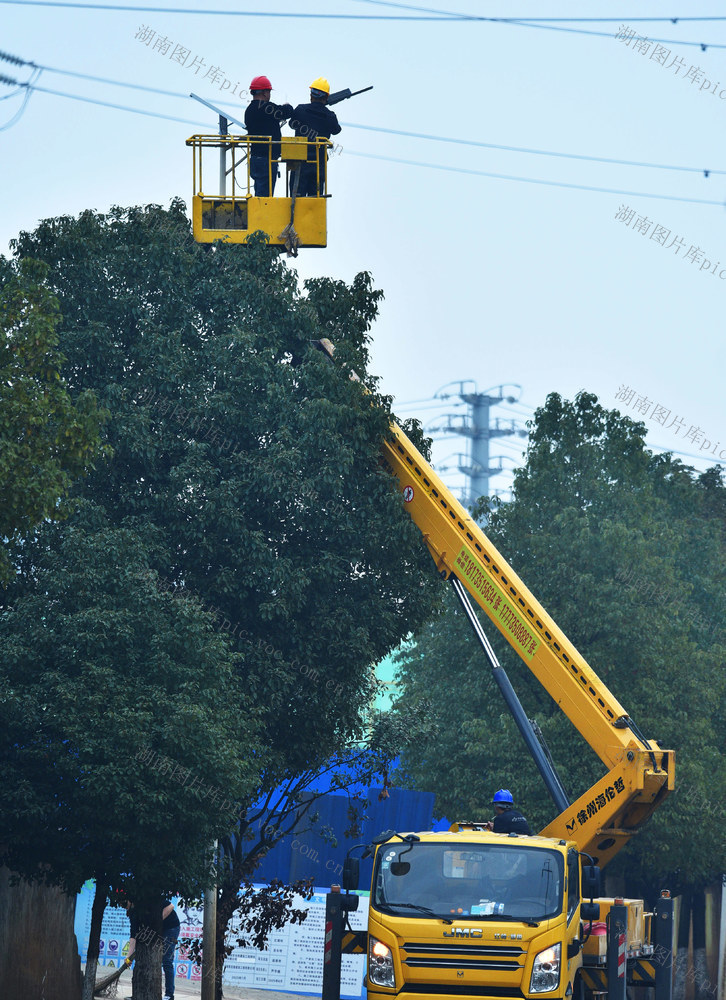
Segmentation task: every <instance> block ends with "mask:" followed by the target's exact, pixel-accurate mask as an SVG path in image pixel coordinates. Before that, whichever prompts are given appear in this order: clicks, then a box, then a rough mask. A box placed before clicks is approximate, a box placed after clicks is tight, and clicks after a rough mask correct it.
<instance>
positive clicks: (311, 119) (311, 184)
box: [290, 76, 341, 197]
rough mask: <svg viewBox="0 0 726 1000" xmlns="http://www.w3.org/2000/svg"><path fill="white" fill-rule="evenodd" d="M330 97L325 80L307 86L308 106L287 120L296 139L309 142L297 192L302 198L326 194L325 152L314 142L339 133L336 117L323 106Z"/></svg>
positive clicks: (299, 105) (320, 78) (298, 107)
mask: <svg viewBox="0 0 726 1000" xmlns="http://www.w3.org/2000/svg"><path fill="white" fill-rule="evenodd" d="M329 96H330V84H329V83H328V81H327V80H326V79H325V77H322V76H319V77H318V78H317V80H313V82H312V83H311V84H310V103H309V104H298V106H297V107H296V108H295V110H294V111H293V112H292V115H291V116H290V128H292V129H294V130H295V135H298V136H300V135H301V136H307V138H308V156H307V161H306V162H305V163H303V165H302V166H301V168H300V181H299V184H298V191H297V193H298V194H299V195H302V196H303V197H314V196H315V195H318V196H320V195H322V194H324V193H325V173H326V163H327V159H328V156H327V150H326V149H325V147H324V146H321V147H320V148H318V147H317V146H316V144H315V140H316V139H329V138H330V137H331V135H338V133H339V132H340V131H341V127H340V125H339V123H338V117H337V115H336V114H335V112H333V111H331V110H330V108H326V106H325V104H326V102H327V100H328V97H329ZM316 149H317V150H318V152H317V156H316V152H315V151H316Z"/></svg>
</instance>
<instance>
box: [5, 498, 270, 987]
mask: <svg viewBox="0 0 726 1000" xmlns="http://www.w3.org/2000/svg"><path fill="white" fill-rule="evenodd" d="M22 566H23V569H24V570H25V571H26V572H25V573H24V574H23V577H24V580H25V588H24V593H23V594H19V595H18V599H17V602H16V603H15V605H14V607H13V608H12V609H8V610H6V611H5V613H4V614H2V615H1V616H0V664H1V666H0V686H1V687H2V692H3V693H2V696H1V697H0V727H1V728H2V732H3V740H2V743H1V744H0V762H1V763H2V767H3V773H4V775H5V780H4V781H3V783H2V787H1V788H0V816H2V820H1V821H0V844H2V845H3V848H2V850H0V863H4V864H7V865H8V866H9V867H10V868H11V869H12V870H13V871H15V872H18V873H21V874H22V875H23V876H25V877H26V878H27V879H31V880H32V879H36V880H44V881H48V882H54V883H57V884H59V885H60V886H61V887H62V888H64V889H65V890H66V891H68V892H70V893H75V892H77V891H78V890H79V888H80V886H81V884H82V883H83V882H84V881H85V880H86V879H87V878H89V877H93V878H94V879H95V881H96V898H95V903H94V913H93V916H94V927H93V931H94V934H93V936H92V941H93V943H94V944H95V948H96V952H95V954H94V953H93V949H91V952H90V954H89V963H88V966H89V968H88V972H87V987H88V992H87V996H88V997H90V996H91V991H90V987H91V986H92V984H93V973H94V967H95V959H96V958H97V954H98V953H97V945H98V939H97V932H99V931H100V921H101V917H102V915H103V908H104V905H105V902H106V899H107V896H108V895H110V894H112V893H114V892H115V891H119V890H122V891H125V893H126V895H127V896H128V897H129V898H131V899H133V900H134V901H135V904H136V907H137V909H138V911H139V913H140V914H141V915H142V917H143V919H144V922H145V923H147V924H148V925H149V927H150V928H151V929H152V930H153V931H155V932H159V931H160V930H161V905H160V903H161V900H162V899H163V897H164V896H165V895H166V894H167V893H175V892H184V893H189V894H194V893H199V892H200V890H201V889H202V888H203V887H204V885H205V884H207V881H208V876H209V875H210V868H211V852H210V846H211V844H212V843H213V842H214V839H215V838H216V837H219V836H222V835H223V834H224V833H225V831H226V830H227V829H228V828H229V826H230V823H231V822H232V816H233V805H234V802H239V801H240V800H241V799H243V798H245V797H247V796H249V795H250V794H251V792H252V790H253V789H254V788H255V787H256V785H257V783H258V782H259V777H260V774H259V768H258V765H257V763H256V760H255V755H256V751H257V750H258V749H259V746H260V742H259V738H258V737H259V734H258V729H259V726H258V723H257V722H256V717H255V712H254V709H253V708H251V706H250V705H249V702H248V699H247V698H246V696H245V694H244V692H243V691H242V690H241V689H240V686H239V685H238V684H237V682H236V669H235V667H236V660H237V659H238V654H234V653H232V652H231V651H230V649H229V644H228V643H227V642H226V641H225V640H224V638H223V636H221V635H220V634H219V633H218V632H217V631H216V630H215V629H214V623H213V619H212V617H211V616H210V615H208V614H206V615H205V614H204V613H203V612H200V609H199V607H198V605H197V604H196V603H195V602H189V601H178V600H174V599H173V598H172V597H171V596H170V595H168V594H163V593H160V592H159V590H158V587H157V586H156V583H155V578H154V574H153V573H152V572H150V571H149V568H148V559H147V553H146V551H145V548H144V544H143V541H142V540H141V539H140V538H139V536H138V535H137V534H136V533H135V532H133V531H132V530H130V529H126V528H114V527H112V526H110V525H109V524H108V521H107V519H106V517H105V515H103V513H102V512H100V511H99V510H98V509H97V508H94V507H93V506H92V505H90V504H88V503H82V504H81V509H80V510H79V511H77V512H76V515H75V517H74V518H72V519H71V520H70V521H68V522H66V523H65V524H63V525H62V526H48V527H46V528H45V529H44V530H42V531H41V532H39V535H38V538H37V539H36V541H35V542H34V543H33V544H32V545H29V546H26V548H25V550H24V552H23V556H22ZM220 787H221V788H222V789H224V796H223V799H222V800H219V801H218V802H217V803H216V804H215V805H210V800H209V799H208V795H209V792H210V790H211V789H219V788H220ZM155 942H156V939H155V938H154V937H150V938H149V940H148V942H147V941H143V942H140V943H139V952H138V959H139V965H140V967H141V968H140V971H139V977H140V978H141V979H142V980H143V979H144V978H145V977H147V976H152V975H153V974H154V969H153V962H152V961H151V959H152V957H153V956H151V955H149V951H152V952H153V949H154V946H155Z"/></svg>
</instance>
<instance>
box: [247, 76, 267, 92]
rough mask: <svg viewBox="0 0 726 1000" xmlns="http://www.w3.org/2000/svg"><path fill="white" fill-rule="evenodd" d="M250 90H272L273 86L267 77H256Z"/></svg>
mask: <svg viewBox="0 0 726 1000" xmlns="http://www.w3.org/2000/svg"><path fill="white" fill-rule="evenodd" d="M250 90H272V84H271V83H270V81H269V79H268V78H267V77H266V76H256V77H254V79H253V80H252V83H251V84H250Z"/></svg>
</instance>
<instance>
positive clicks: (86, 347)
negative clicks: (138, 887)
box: [0, 202, 435, 891]
mask: <svg viewBox="0 0 726 1000" xmlns="http://www.w3.org/2000/svg"><path fill="white" fill-rule="evenodd" d="M13 252H14V255H15V260H14V261H11V262H5V264H4V265H3V266H4V268H5V272H6V273H10V274H18V273H20V270H21V269H22V267H24V266H26V265H24V264H23V261H24V260H26V259H32V260H36V261H41V262H42V263H43V264H44V265H45V266H46V267H47V268H48V272H47V279H46V287H47V290H48V292H49V293H52V295H53V296H55V297H56V298H57V300H58V302H59V303H60V310H61V313H62V320H60V322H59V324H58V336H59V346H60V349H61V350H62V351H63V354H64V355H65V357H66V358H67V362H66V365H65V367H64V374H65V377H66V380H67V384H68V389H69V392H70V394H71V396H72V397H73V398H74V399H76V400H77V399H79V398H81V397H82V396H83V394H84V393H90V392H92V393H94V394H95V396H96V398H97V399H98V400H99V404H100V405H101V406H103V407H104V408H105V410H107V411H108V414H109V418H108V421H107V423H106V424H105V427H104V430H103V442H104V445H105V447H106V453H105V455H104V458H103V461H101V462H99V463H98V464H97V468H96V469H95V470H93V471H91V472H90V474H89V475H88V476H87V477H86V478H85V479H84V480H83V481H80V482H78V483H77V484H76V485H75V487H74V488H73V492H72V500H73V502H74V503H75V513H74V514H73V516H72V517H71V518H70V519H69V520H68V521H67V522H66V523H65V524H64V525H63V527H62V528H57V527H53V526H46V527H45V528H44V529H43V530H42V531H40V532H39V533H38V536H37V538H36V539H35V540H34V541H33V544H32V545H31V544H28V543H26V544H24V545H22V546H17V547H16V548H15V549H14V551H13V559H14V567H15V569H16V570H17V574H18V575H17V580H16V582H15V583H14V585H13V587H12V588H11V589H10V591H9V592H8V599H7V604H6V607H5V609H3V613H2V618H1V619H0V622H1V627H0V663H2V664H3V666H2V668H1V670H2V675H3V676H2V678H1V679H2V682H3V684H4V685H5V686H10V687H11V689H12V699H11V701H6V702H3V703H2V704H3V711H4V712H5V713H7V715H8V716H10V715H14V716H15V723H14V724H13V725H12V726H11V727H10V728H9V729H7V730H6V731H5V732H6V734H7V737H6V740H5V745H4V750H3V753H4V754H6V755H8V756H13V755H15V757H16V762H17V761H18V760H19V762H20V767H19V768H17V770H16V775H15V777H14V779H13V781H12V782H11V785H10V787H9V788H6V789H5V791H4V794H5V795H6V796H7V801H8V804H9V806H12V808H15V807H16V806H17V805H18V804H20V806H21V812H22V810H23V809H24V813H23V815H24V816H25V818H26V820H27V821H28V822H29V821H31V819H33V820H36V819H38V818H39V817H40V816H41V813H42V811H43V809H44V808H48V807H49V806H52V809H54V810H60V811H64V810H65V812H64V816H65V817H66V819H67V821H68V824H69V825H68V827H67V830H68V836H67V840H63V838H62V837H61V836H60V835H59V837H58V838H56V839H55V840H53V844H55V845H56V846H57V848H58V849H57V851H55V853H53V851H52V850H51V846H50V845H48V847H47V849H46V850H45V852H43V850H42V847H43V845H42V843H35V845H34V846H36V847H37V848H38V851H39V853H38V854H37V855H36V859H37V860H39V861H43V862H47V863H48V864H52V865H53V866H55V867H56V868H57V874H59V876H60V875H63V878H65V880H66V882H67V883H68V884H73V882H74V880H75V881H76V882H77V881H78V878H79V877H80V874H81V870H82V869H83V868H84V864H85V861H86V859H88V860H89V862H90V859H91V857H96V856H97V855H95V854H94V852H95V851H96V849H97V848H98V849H99V850H100V845H101V844H102V843H107V835H108V830H107V822H106V819H105V816H104V811H105V810H106V809H107V808H108V809H110V814H109V815H110V816H112V817H113V820H114V822H115V821H116V820H118V821H119V831H118V836H116V835H114V837H113V838H112V841H111V843H112V847H113V850H112V854H113V861H112V862H111V861H108V858H107V857H106V856H105V855H104V858H106V863H107V869H108V867H109V866H110V867H111V868H113V867H114V866H115V870H116V872H117V874H120V873H121V872H123V871H132V872H134V873H135V874H137V875H138V876H139V881H141V878H142V876H143V879H145V880H147V884H148V885H149V886H153V888H154V890H155V891H156V890H157V889H158V890H161V889H162V888H164V889H169V888H171V887H172V886H171V883H172V882H173V881H174V878H175V877H176V878H177V881H178V882H179V883H180V884H181V882H182V881H183V872H182V870H181V869H182V867H184V868H185V870H187V871H188V872H189V873H191V872H194V871H195V870H196V869H195V868H194V866H193V865H192V864H191V863H189V864H188V865H187V863H188V862H189V851H181V852H180V853H178V852H177V844H178V843H179V842H180V838H182V837H183V836H185V835H186V834H187V833H188V834H189V835H191V832H192V828H193V830H194V831H196V833H197V835H198V840H199V838H201V839H202V840H204V838H209V840H210V841H211V839H213V838H210V833H211V832H212V828H213V827H215V824H216V832H217V835H221V834H222V833H223V832H224V831H225V830H229V829H230V827H231V825H232V821H231V820H230V817H229V816H226V817H223V818H220V817H219V815H218V810H215V809H213V808H212V807H209V806H207V808H208V811H209V816H208V817H207V818H206V819H203V817H202V816H201V815H200V814H199V811H198V810H197V809H196V806H189V804H188V803H186V806H189V808H190V812H189V815H188V822H186V821H185V822H182V821H181V820H180V818H179V813H180V811H183V810H182V807H181V803H180V805H179V810H177V811H175V810H174V807H173V803H172V802H171V801H170V795H169V792H170V788H171V789H173V788H174V783H173V781H169V779H168V778H163V779H162V778H159V777H158V776H156V775H155V774H152V773H151V772H150V771H149V769H148V768H146V769H143V768H139V767H138V766H131V765H130V764H129V765H128V766H129V770H128V771H127V772H126V773H125V774H124V769H123V767H122V766H119V763H118V762H119V761H126V762H128V761H129V758H131V759H132V760H133V761H135V762H137V763H138V760H141V759H142V758H141V757H137V755H139V754H142V753H147V752H148V753H153V754H156V755H157V757H158V756H159V755H162V756H163V755H168V756H173V757H174V759H175V760H176V761H178V762H179V763H180V764H181V765H182V766H183V767H191V766H192V763H193V762H195V763H194V767H195V769H196V771H197V772H198V773H199V774H200V776H201V777H202V778H203V779H204V780H205V781H206V782H208V783H210V784H211V783H213V784H214V785H216V786H220V787H223V788H224V789H225V790H226V791H227V792H228V793H231V795H232V796H233V797H234V798H235V799H236V801H237V802H238V804H240V803H241V804H242V805H244V801H245V794H246V796H247V801H248V802H252V801H254V800H255V797H256V796H257V795H258V793H259V792H260V790H263V789H269V788H271V787H274V785H275V783H277V782H279V781H281V780H283V779H285V778H286V777H289V776H291V775H294V774H296V773H298V772H300V771H302V770H304V769H309V768H310V767H315V766H316V765H319V764H322V762H324V761H325V760H326V759H328V758H329V757H330V756H331V755H332V754H333V753H334V752H335V751H336V750H339V749H340V747H341V746H343V745H344V744H345V743H346V742H347V741H348V740H350V739H351V738H353V737H356V736H357V735H358V734H359V733H360V730H361V726H362V723H363V719H364V713H365V709H366V706H367V704H368V700H369V696H370V665H371V664H372V663H373V662H375V661H376V660H378V659H379V658H380V657H381V656H383V655H384V654H385V653H386V652H388V651H389V650H390V649H391V648H392V647H393V646H395V645H396V644H397V643H398V642H399V641H400V639H401V638H402V637H403V636H405V635H406V634H407V633H408V632H409V631H410V630H411V629H412V628H414V627H417V626H419V625H420V624H421V623H422V622H423V621H424V619H425V617H426V616H427V614H428V613H429V611H430V609H431V606H432V601H433V597H432V594H433V593H434V584H433V581H434V579H435V574H434V572H433V567H429V560H428V556H427V554H426V552H425V550H424V547H423V546H422V545H421V542H420V536H419V534H418V531H417V529H416V528H415V527H414V526H413V525H412V524H411V522H410V520H409V518H408V516H407V514H406V513H405V512H404V510H403V505H402V503H401V500H400V497H399V495H398V491H397V489H396V487H395V485H394V483H393V482H392V481H391V479H390V476H389V474H388V473H387V472H386V471H385V470H384V469H383V468H382V467H381V465H380V463H379V458H378V456H379V449H380V442H381V440H382V438H383V435H384V434H386V433H387V427H388V421H389V419H390V402H389V400H388V399H386V398H385V397H381V396H380V395H378V394H377V393H376V382H375V379H374V378H373V377H372V376H371V375H370V374H369V372H368V350H367V344H368V337H369V329H370V325H371V323H372V321H373V319H374V318H375V315H376V313H377V303H378V301H379V299H380V296H381V293H380V292H378V291H376V290H374V289H373V287H372V283H371V280H370V277H369V276H368V275H366V274H360V275H358V276H357V277H356V278H355V279H354V281H353V282H352V283H351V284H350V285H347V284H345V283H344V282H341V281H333V280H331V279H314V280H311V281H308V282H307V283H306V287H305V288H302V289H301V288H300V287H299V286H298V283H297V278H296V276H295V274H294V272H291V271H290V270H288V269H287V267H286V266H285V265H284V263H283V262H282V260H281V259H280V258H279V256H278V255H277V254H276V253H275V252H274V251H272V250H271V249H270V248H268V247H267V246H266V245H265V244H264V242H260V243H258V244H253V245H250V246H247V247H239V246H227V245H222V244H216V245H214V246H201V245H198V244H196V243H195V242H194V241H193V239H192V236H191V233H190V231H189V223H188V221H187V219H186V217H185V214H184V206H183V205H182V204H181V203H180V202H175V203H174V204H173V205H172V207H171V209H170V210H169V211H168V212H167V211H164V210H162V209H160V208H158V207H157V206H147V207H146V208H130V209H121V208H117V209H113V210H112V211H111V212H110V213H109V214H108V215H105V216H104V215H99V214H97V213H94V212H85V213H83V214H82V215H81V216H80V217H79V218H77V219H73V218H68V217H63V218H59V219H53V220H47V221H45V222H43V223H42V224H41V225H40V226H39V227H38V228H37V229H36V230H35V232H33V233H22V234H20V236H19V237H18V239H17V240H16V241H15V242H14V244H13ZM324 336H327V337H330V338H331V339H333V340H334V341H335V343H336V345H337V349H338V355H339V356H340V357H341V360H342V361H343V363H344V364H347V365H349V366H351V367H353V368H355V369H356V370H357V372H358V373H359V375H360V376H361V378H362V379H363V382H362V384H361V383H357V382H355V381H352V380H350V379H349V378H348V377H347V376H346V375H345V374H344V373H343V372H342V371H341V370H340V369H339V368H338V367H337V366H336V365H332V364H330V362H329V361H327V360H326V359H325V357H324V356H323V355H322V354H321V353H320V352H318V351H316V350H315V348H314V346H313V345H312V343H311V342H312V341H315V340H317V339H319V338H321V337H324ZM366 389H367V390H369V394H366ZM10 608H12V610H10ZM42 690H49V691H51V692H53V698H52V700H51V701H49V698H48V697H44V698H41V697H40V692H41V691H42ZM43 705H45V706H46V708H45V709H44V708H43ZM56 706H57V707H56ZM51 708H52V712H51V714H48V712H50V711H51ZM49 720H50V721H49ZM35 726H39V727H40V728H39V730H38V731H39V733H40V737H39V741H38V742H33V741H31V740H29V738H28V736H27V733H29V732H30V730H31V728H32V727H35ZM24 733H26V736H25V737H24V736H23V734H24ZM84 733H86V736H85V738H84V736H83V734H84ZM19 750H20V751H22V752H21V753H18V751H19ZM94 761H95V763H94ZM212 776H214V778H213V777H212ZM36 782H37V786H34V790H33V791H32V792H31V791H30V789H31V785H34V783H36ZM178 794H179V796H180V800H183V799H184V793H183V791H182V792H179V793H178ZM24 796H27V800H26V799H24ZM134 802H136V806H134ZM155 803H157V804H158V809H156V813H155V810H154V805H155ZM134 808H135V809H136V816H137V818H138V817H144V818H147V817H148V819H149V824H148V827H146V828H145V839H146V840H147V841H148V840H150V839H152V838H157V839H158V841H159V844H160V845H162V846H160V848H159V849H160V850H163V851H166V852H167V853H168V854H169V855H170V856H171V857H172V858H173V857H176V858H178V868H179V870H178V871H177V872H176V875H175V872H174V871H173V870H171V869H170V867H169V865H173V864H174V863H175V862H173V861H172V860H170V861H169V865H168V866H166V867H164V866H161V868H160V869H158V870H157V873H156V875H154V874H153V872H152V871H151V869H152V868H155V866H154V863H153V862H154V861H155V860H158V859H157V858H156V855H155V854H153V853H152V855H151V856H150V861H149V863H148V864H147V863H146V862H145V861H144V859H143V858H141V857H140V856H139V855H137V854H136V853H135V852H134V850H133V849H132V847H131V846H127V847H126V848H124V849H123V850H122V847H121V845H122V843H126V844H127V845H128V833H129V830H128V824H125V823H123V821H122V820H121V819H120V818H119V816H120V813H121V812H123V811H124V810H128V811H129V812H128V815H129V816H131V815H133V812H132V810H133V809H134ZM66 813H67V816H66ZM94 816H95V817H96V818H97V822H96V824H95V825H94V823H93V822H92V818H93V817H94ZM170 817H173V822H172V823H171V826H170V825H169V823H170ZM48 822H49V823H50V822H51V821H50V820H48ZM3 827H4V829H2V830H0V842H2V843H8V844H9V845H10V847H9V851H10V854H9V855H8V858H9V859H10V860H12V862H13V863H15V864H17V865H21V864H22V863H23V858H24V848H23V845H22V844H21V843H20V842H19V837H20V828H19V825H18V824H15V825H14V826H13V827H12V828H11V829H9V828H8V827H7V824H6V821H5V820H4V821H3ZM64 829H66V828H65V827H64ZM84 838H85V839H86V841H87V844H88V847H87V848H86V849H85V850H84V851H82V852H81V853H80V856H79V857H73V858H72V859H71V858H70V854H71V847H70V845H71V843H72V842H73V843H75V844H76V845H77V844H78V843H80V842H81V841H82V840H83V839H84ZM198 840H197V842H198ZM61 841H62V842H61ZM51 855H52V856H51ZM88 870H89V871H90V867H89V869H88ZM161 871H163V877H162V874H160V872H161ZM107 874H108V871H107Z"/></svg>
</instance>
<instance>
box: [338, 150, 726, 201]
mask: <svg viewBox="0 0 726 1000" xmlns="http://www.w3.org/2000/svg"><path fill="white" fill-rule="evenodd" d="M346 153H348V154H349V155H350V156H362V157H365V158H366V159H370V160H384V161H385V162H387V163H401V164H403V165H404V166H408V167H427V168H428V169H430V170H444V171H447V172H449V173H455V174H471V175H472V176H475V177H492V178H494V179H495V180H505V181H518V182H520V183H522V184H543V185H545V186H546V187H560V188H570V189H573V190H576V191H595V192H597V193H599V194H617V195H627V196H628V197H632V198H657V199H659V200H661V201H680V202H684V203H686V204H689V205H715V206H717V207H718V208H724V207H726V201H710V200H708V199H706V198H682V197H680V196H679V195H671V194H649V193H647V192H645V191H621V190H620V189H618V188H604V187H595V186H593V185H589V184H570V183H567V182H565V181H546V180H543V179H542V178H537V177H516V176H514V175H513V174H496V173H491V172H490V171H487V170H471V169H469V168H467V167H449V166H445V165H444V164H442V163H423V162H421V161H420V160H404V159H402V158H399V157H396V156H382V155H381V154H379V153H362V152H359V151H358V150H353V149H346Z"/></svg>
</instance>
